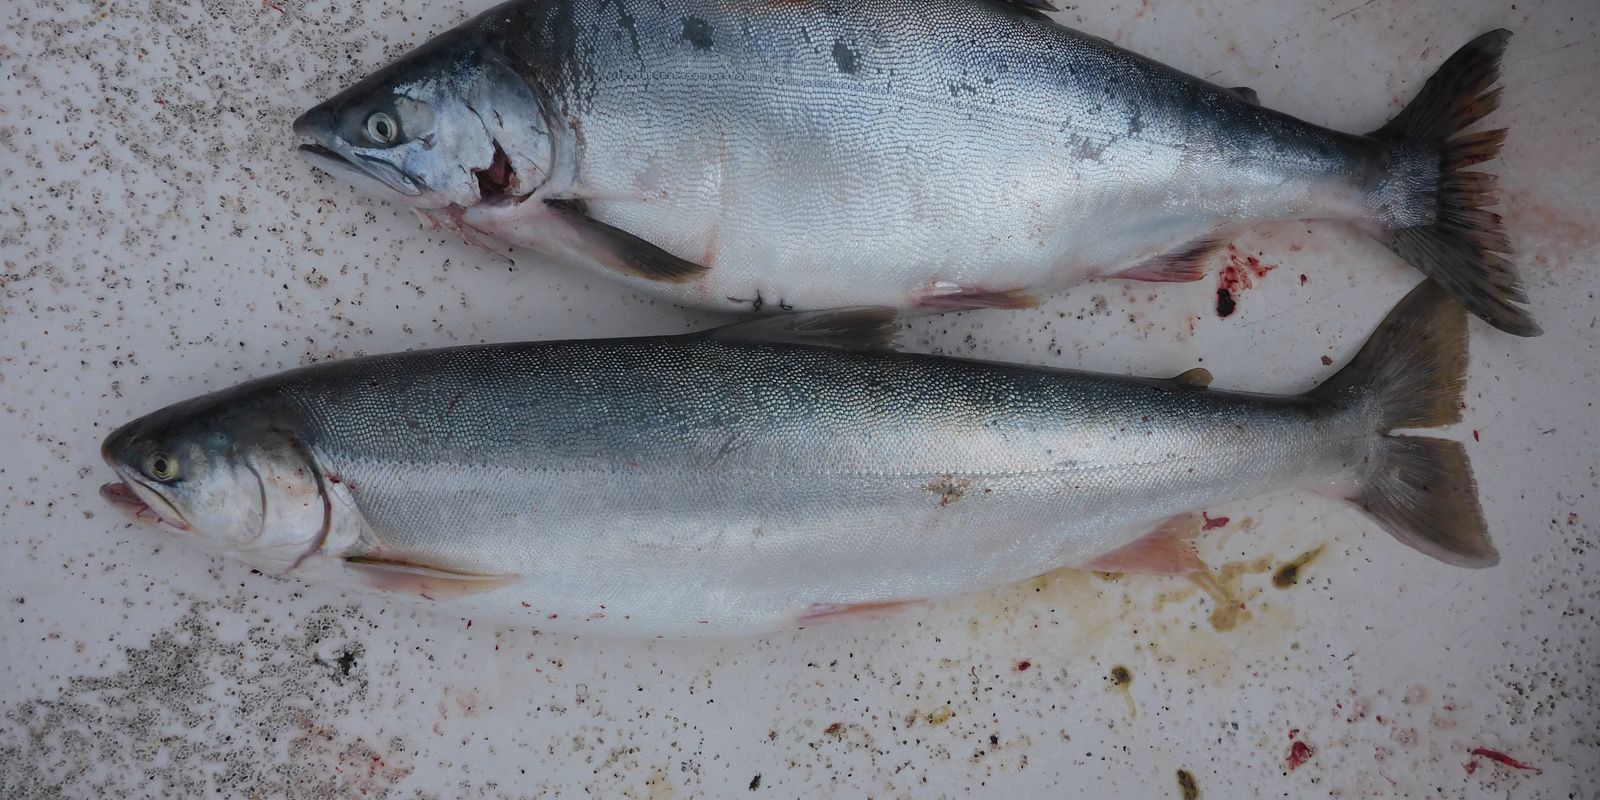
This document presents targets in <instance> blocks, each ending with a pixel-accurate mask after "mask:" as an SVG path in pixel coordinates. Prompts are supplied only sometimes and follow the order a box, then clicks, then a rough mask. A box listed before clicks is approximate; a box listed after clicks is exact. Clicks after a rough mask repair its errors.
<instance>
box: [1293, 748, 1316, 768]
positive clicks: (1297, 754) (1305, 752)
mask: <svg viewBox="0 0 1600 800" xmlns="http://www.w3.org/2000/svg"><path fill="white" fill-rule="evenodd" d="M1316 753H1317V751H1316V750H1313V749H1311V745H1309V744H1306V743H1305V742H1295V743H1294V744H1293V745H1290V747H1289V759H1288V765H1289V769H1294V768H1295V767H1298V766H1300V765H1301V764H1304V763H1306V762H1307V761H1310V760H1311V757H1312V756H1314V755H1316Z"/></svg>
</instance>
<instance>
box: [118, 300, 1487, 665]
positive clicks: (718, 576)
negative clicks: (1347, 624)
mask: <svg viewBox="0 0 1600 800" xmlns="http://www.w3.org/2000/svg"><path fill="white" fill-rule="evenodd" d="M1421 291H1424V292H1425V293H1426V297H1424V298H1423V299H1424V300H1426V303H1423V304H1420V306H1419V303H1418V302H1413V301H1408V305H1409V306H1410V308H1411V311H1409V312H1407V314H1409V317H1407V319H1412V320H1415V319H1418V318H1421V319H1422V320H1423V321H1424V322H1427V321H1428V320H1429V319H1443V320H1444V322H1443V323H1442V327H1444V328H1445V330H1443V331H1437V330H1436V331H1435V332H1434V333H1432V334H1431V338H1426V339H1424V338H1420V334H1419V331H1420V330H1421V328H1422V326H1421V325H1420V324H1417V325H1413V326H1412V327H1411V328H1406V327H1404V326H1400V327H1398V328H1396V326H1397V323H1396V322H1395V320H1394V318H1391V321H1390V322H1389V323H1386V328H1387V329H1390V330H1389V331H1388V333H1385V332H1384V331H1383V330H1380V333H1379V334H1378V335H1377V336H1375V337H1374V340H1373V343H1372V344H1369V345H1368V348H1367V349H1366V350H1363V352H1362V355H1360V356H1358V357H1357V359H1356V360H1355V361H1354V362H1353V363H1352V365H1351V366H1350V367H1348V368H1347V369H1346V370H1345V371H1344V372H1341V373H1340V377H1336V378H1334V379H1332V380H1330V381H1329V382H1328V383H1326V384H1324V386H1323V387H1322V388H1319V389H1318V390H1316V391H1314V392H1312V393H1310V394H1307V395H1303V396H1285V397H1277V396H1265V395H1249V394H1235V393H1229V392H1223V391H1216V390H1210V389H1204V388H1200V387H1199V386H1196V385H1192V384H1189V383H1185V382H1174V381H1166V380H1159V381H1158V380H1140V379H1129V378H1119V377H1112V376H1103V375H1091V374H1086V373H1078V372H1068V371H1060V370H1051V369H1042V368H1033V367H1024V366H1019V365H1011V364H996V363H982V362H975V361H967V360H960V359H951V358H940V357H935V356H927V355H917V354H907V353H900V352H893V351H889V350H881V349H874V350H867V351H862V352H849V351H844V350H839V349H833V348H831V347H826V346H819V345H820V344H828V342H824V341H820V340H819V337H818V336H817V335H815V334H814V333H807V334H805V335H801V336H798V337H797V336H794V335H793V333H794V330H795V328H794V326H804V325H809V324H812V323H817V322H820V323H822V324H823V325H824V326H828V325H834V322H835V321H836V320H838V319H841V318H845V319H847V320H848V318H850V317H851V315H854V316H855V317H856V318H865V319H866V320H867V324H866V325H865V326H864V327H862V326H853V323H851V324H845V325H843V326H836V327H839V328H840V330H841V331H842V333H840V334H838V335H837V336H836V338H837V339H839V340H840V341H845V342H848V340H849V339H850V338H851V337H853V336H857V335H858V334H859V335H860V336H861V338H864V339H870V338H872V337H874V336H876V335H877V334H876V333H874V332H873V331H874V330H875V329H876V328H875V327H874V326H879V325H880V323H881V322H882V320H881V318H879V319H877V320H876V321H874V320H873V319H872V317H871V314H867V313H865V312H842V314H827V313H816V314H805V315H789V316H786V317H771V318H762V319H760V320H758V321H756V322H753V323H745V324H743V325H736V326H731V327H727V328H722V329H717V330H715V331H712V332H708V333H702V334H693V335H687V336H667V337H649V338H634V339H608V340H592V341H565V342H539V343H526V344H505V345H480V346H472V347H460V348H452V349H445V350H433V351H420V352H410V353H402V354H395V355H384V356H374V357H368V358H361V359H355V360H350V361H345V362H337V363H328V364H319V365H315V366H310V367H305V368H302V369H298V370H294V371H291V372H287V373H284V374H281V375H278V376H274V377H270V378H264V379H261V380H257V381H254V382H251V383H247V384H243V385H241V386H238V387H235V388H233V389H229V390H225V391H222V392H218V393H216V394H212V395H208V396H205V397H201V398H198V399H195V400H191V401H188V402H186V403H182V404H179V405H176V406H173V407H170V408H167V409H163V410H161V411H158V412H156V413H154V414H151V415H149V416H146V417H144V418H141V419H139V420H135V421H134V422H131V423H129V424H127V425H125V426H123V427H122V428H121V429H119V430H117V431H116V432H115V433H113V434H112V435H111V436H110V437H109V438H108V439H107V440H106V443H105V448H104V451H105V455H106V459H107V460H108V462H110V463H111V465H112V466H113V467H114V468H115V469H116V471H117V473H118V477H119V478H121V479H122V483H118V484H112V485H110V486H109V487H108V488H107V490H106V492H107V496H108V498H110V499H112V500H113V501H115V502H119V503H121V504H123V505H128V506H131V507H133V508H135V509H136V510H137V511H139V512H141V514H143V515H145V516H153V517H156V518H159V519H160V520H162V521H164V522H165V523H166V524H167V527H170V528H177V529H179V530H181V531H184V533H183V534H182V535H183V536H185V537H186V538H188V539H190V540H192V541H195V542H197V543H200V544H204V545H207V546H210V547H214V548H217V549H220V550H222V551H224V552H227V553H230V554H232V555H234V556H237V557H238V558H240V559H241V560H244V561H245V562H247V563H249V564H251V565H253V566H256V567H258V568H260V569H263V570H266V571H269V572H273V573H289V574H297V575H302V576H306V577H308V578H311V579H314V580H329V581H334V582H337V583H339V584H340V585H346V586H375V587H378V588H381V589H392V590H398V591H400V592H403V593H404V594H407V595H411V596H417V595H420V596H422V597H425V598H427V599H429V600H432V601H434V602H436V603H441V604H449V605H450V607H451V608H452V609H455V608H467V609H479V610H484V609H487V610H488V611H492V612H497V613H501V614H504V615H510V616H517V615H521V616H523V617H530V618H531V619H533V620H534V621H535V624H537V625H538V626H539V627H541V628H549V629H558V630H559V629H572V630H583V631H592V632H605V633H612V634H620V635H631V636H685V635H689V636H692V635H711V634H734V633H751V632H759V631H767V630H772V629H775V628H778V627H782V626H784V625H791V624H795V623H798V622H803V621H804V620H806V619H808V618H814V617H816V616H818V615H826V614H827V613H830V612H833V611H837V610H840V609H845V608H848V607H851V606H860V605H863V604H876V603H893V602H900V601H910V600H920V599H924V598H931V597H939V596H945V595H952V594H958V593H961V592H968V591H973V590H977V589H982V588H986V587H992V586H996V585H999V584H1004V583H1007V582H1010V581H1016V580H1020V579H1024V578H1028V577H1031V576H1035V575H1039V574H1042V573H1045V572H1048V571H1050V570H1052V569H1056V568H1058V567H1062V566H1095V565H1096V563H1097V562H1096V559H1097V558H1100V557H1104V556H1106V554H1108V553H1112V552H1114V551H1118V550H1119V548H1124V547H1125V546H1127V545H1129V544H1130V543H1133V542H1136V541H1143V542H1149V541H1151V539H1150V538H1141V537H1146V534H1148V533H1150V532H1151V531H1152V530H1155V529H1157V528H1163V527H1164V528H1165V529H1168V530H1172V529H1174V528H1175V526H1174V525H1173V524H1172V523H1173V519H1174V517H1175V515H1184V512H1190V511H1193V510H1196V509H1199V508H1203V507H1206V506H1210V505H1213V504H1216V503H1221V502H1225V501H1228V500H1232V499H1237V498H1244V497H1249V496H1252V495H1258V494H1262V493H1266V492H1271V491H1275V490H1279V489H1285V488H1290V487H1308V488H1313V489H1315V490H1318V491H1321V492H1324V493H1328V494H1333V495H1336V496H1340V497H1348V498H1351V499H1353V500H1355V501H1356V502H1358V503H1359V504H1360V505H1361V506H1362V507H1363V508H1365V509H1366V510H1367V511H1369V512H1371V513H1373V514H1374V515H1376V516H1377V517H1378V519H1379V521H1380V522H1382V523H1384V524H1385V525H1386V526H1387V527H1389V528H1390V530H1391V532H1394V533H1395V535H1396V536H1398V537H1400V538H1401V539H1402V541H1405V542H1406V543H1408V544H1410V545H1412V546H1414V547H1417V548H1418V549H1421V550H1423V551H1424V552H1428V553H1429V554H1430V555H1434V556H1436V557H1438V558H1441V559H1442V560H1445V561H1448V562H1450V563H1455V564H1461V565H1466V566H1486V565H1488V564H1492V563H1494V559H1495V555H1494V549H1493V547H1492V546H1491V545H1490V544H1489V543H1488V538H1487V534H1486V533H1485V532H1484V530H1483V521H1482V519H1481V516H1480V515H1479V512H1478V508H1477V500H1476V497H1475V494H1474V492H1473V488H1472V487H1473V482H1472V477H1471V473H1470V471H1469V470H1468V468H1467V466H1466V461H1465V455H1464V454H1463V453H1461V451H1460V448H1459V445H1457V444H1455V443H1453V442H1444V441H1442V440H1433V439H1418V438H1414V437H1398V436H1391V435H1387V433H1386V431H1387V430H1388V429H1389V428H1390V427H1395V426H1397V425H1401V426H1405V427H1428V426H1431V425H1434V424H1438V423H1440V422H1442V421H1448V420H1449V419H1451V418H1453V417H1452V415H1458V414H1459V411H1458V406H1459V404H1458V399H1459V392H1460V365H1461V363H1464V361H1463V359H1464V352H1465V350H1464V339H1463V338H1462V337H1463V335H1464V327H1465V317H1464V314H1463V313H1462V312H1461V310H1460V308H1459V307H1458V306H1456V305H1455V304H1453V303H1451V302H1450V301H1448V300H1447V299H1445V298H1444V296H1443V295H1442V294H1441V293H1439V292H1437V291H1436V290H1434V289H1433V288H1432V287H1425V290H1421ZM1413 299H1414V300H1415V297H1414V298H1413ZM1419 307H1420V311H1418V309H1419ZM1402 311H1406V308H1405V307H1402V309H1401V311H1397V312H1396V314H1397V315H1400V314H1401V312H1402ZM1430 315H1431V317H1430ZM1402 321H1405V320H1402ZM1427 327H1429V328H1432V329H1437V328H1439V327H1441V325H1440V324H1429V325H1428V326H1427ZM1396 341H1400V342H1401V343H1402V344H1404V345H1405V346H1403V347H1400V346H1396V345H1395V344H1394V342H1396ZM1412 342H1424V343H1433V342H1438V343H1443V345H1442V346H1444V347H1446V348H1447V349H1448V348H1453V349H1450V352H1448V353H1446V354H1445V356H1443V357H1442V358H1444V359H1445V360H1446V361H1448V362H1449V363H1448V364H1446V365H1445V366H1443V367H1439V366H1436V365H1435V364H1434V363H1433V359H1434V358H1435V357H1434V356H1426V355H1425V356H1422V357H1418V356H1415V355H1414V351H1417V350H1418V349H1419V348H1418V347H1413V346H1412V345H1411V344H1410V343H1412ZM1421 349H1422V350H1426V345H1424V346H1421ZM1394 365H1398V366H1394ZM1391 366H1392V367H1393V368H1390V367H1391ZM1424 401H1426V402H1427V403H1428V404H1429V409H1430V410H1429V411H1427V414H1429V415H1432V416H1428V417H1424V416H1421V415H1418V414H1417V413H1414V412H1413V411H1412V410H1409V409H1411V408H1412V407H1413V406H1415V405H1417V404H1418V403H1422V402H1424ZM1441 458H1442V459H1443V460H1441ZM1440 465H1443V466H1440ZM1418 476H1421V477H1418ZM1419 487H1420V488H1419ZM1396 497H1399V498H1400V502H1397V503H1393V504H1392V505H1393V506H1394V507H1393V508H1390V507H1389V506H1388V505H1386V503H1388V502H1389V501H1390V500H1392V499H1394V498H1396ZM1441 504H1442V505H1441ZM1419 509H1420V510H1421V511H1420V512H1419V511H1418V510H1419ZM1419 514H1420V516H1419ZM1186 518H1187V516H1178V517H1176V519H1178V520H1180V521H1181V520H1183V519H1186ZM1193 532H1194V531H1193V530H1190V531H1189V533H1188V534H1184V533H1181V532H1179V533H1176V535H1192V533H1193ZM1156 538H1157V539H1159V538H1160V537H1156ZM1173 543H1176V542H1173ZM1124 552H1126V551H1124ZM1171 552H1173V551H1171V550H1170V549H1169V551H1168V553H1169V556H1170V555H1171ZM1177 552H1178V554H1179V555H1180V556H1183V555H1186V558H1180V559H1179V560H1178V562H1176V563H1174V562H1172V561H1171V559H1170V558H1169V559H1168V560H1167V563H1154V561H1153V560H1152V559H1153V558H1154V556H1152V555H1151V554H1149V553H1145V554H1135V555H1134V556H1133V557H1132V558H1123V559H1121V560H1119V561H1118V562H1117V564H1116V568H1118V569H1129V570H1139V571H1154V572H1173V571H1181V570H1182V569H1184V568H1197V567H1198V563H1197V562H1194V561H1193V556H1192V553H1190V552H1188V551H1187V550H1179V551H1177ZM1099 563H1100V566H1108V565H1107V564H1105V563H1104V562H1099Z"/></svg>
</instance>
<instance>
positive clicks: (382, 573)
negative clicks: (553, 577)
mask: <svg viewBox="0 0 1600 800" xmlns="http://www.w3.org/2000/svg"><path fill="white" fill-rule="evenodd" d="M344 563H345V566H346V567H348V568H349V569H350V571H351V572H354V573H355V574H356V575H357V576H359V577H360V578H361V580H363V581H364V582H366V584H367V585H368V586H371V587H372V588H374V589H381V590H383V591H386V592H403V593H407V594H414V595H417V596H418V597H421V598H423V599H425V600H444V599H448V598H453V597H466V596H468V595H474V594H480V593H483V592H488V591H492V590H494V589H498V588H500V587H502V586H509V585H511V584H513V583H516V582H517V581H518V580H521V579H520V578H519V577H518V576H516V575H479V574H476V573H472V572H455V571H452V570H446V569H439V568H438V567H430V566H428V565H426V564H413V563H410V562H406V561H391V560H384V559H376V558H359V557H357V558H346V559H345V560H344Z"/></svg>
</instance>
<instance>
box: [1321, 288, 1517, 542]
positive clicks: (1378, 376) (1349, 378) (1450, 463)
mask: <svg viewBox="0 0 1600 800" xmlns="http://www.w3.org/2000/svg"><path fill="white" fill-rule="evenodd" d="M1466 368H1467V316H1466V314H1465V313H1464V312H1463V311H1462V309H1461V306H1460V305H1458V304H1456V303H1454V302H1452V301H1451V300H1450V297H1449V295H1447V294H1446V293H1445V291H1444V290H1443V289H1441V288H1440V287H1439V286H1438V285H1437V284H1435V283H1434V282H1433V281H1424V282H1423V284H1422V285H1421V286H1419V287H1417V288H1416V289H1413V290H1412V291H1411V293H1410V294H1408V295H1406V298H1405V299H1404V300H1401V301H1400V304H1399V305H1397V306H1395V308H1394V310H1393V311H1391V312H1389V316H1388V318H1386V319H1385V320H1384V321H1383V323H1382V324H1381V325H1379V326H1378V330H1377V331H1376V332H1374V333H1373V334H1372V337H1371V338H1370V339H1368V340H1367V343H1366V344H1365V345H1364V346H1362V348H1361V351H1360V352H1358V353H1356V357H1355V358H1354V359H1353V360H1351V362H1350V363H1349V364H1348V365H1347V366H1345V367H1344V368H1343V369H1341V370H1339V372H1338V373H1337V374H1335V375H1334V376H1333V377H1332V378H1329V379H1328V380H1327V381H1326V382H1325V383H1323V384H1322V385H1321V386H1318V387H1317V388H1316V389H1313V390H1312V392H1311V396H1312V397H1314V398H1317V399H1319V400H1323V401H1325V402H1328V403H1330V404H1333V405H1336V406H1345V407H1348V406H1351V405H1354V404H1371V407H1372V408H1373V410H1374V413H1375V415H1376V416H1377V418H1378V432H1379V433H1380V434H1382V437H1383V438H1382V440H1381V442H1380V444H1379V446H1378V448H1377V449H1376V451H1375V454H1374V456H1373V459H1372V461H1371V463H1370V465H1369V466H1368V467H1367V470H1366V474H1364V475H1362V476H1360V477H1359V478H1358V480H1357V488H1356V491H1355V493H1354V495H1353V496H1352V497H1349V498H1348V499H1349V500H1350V502H1352V503H1354V504H1356V505H1357V506H1360V507H1361V509H1362V510H1364V511H1366V512H1367V513H1368V514H1371V515H1372V516H1374V517H1376V518H1377V520H1378V521H1379V522H1380V523H1382V525H1383V527H1384V528H1385V529H1387V530H1388V531H1389V533H1391V534H1393V535H1394V537H1395V538H1396V539H1399V540H1400V541H1401V542H1402V543H1404V544H1406V545H1409V546H1410V547H1414V548H1416V549H1417V550H1420V551H1422V552H1424V553H1426V554H1428V555H1430V556H1433V557H1434V558H1437V559H1439V560H1440V561H1443V562H1445V563H1446V564H1455V565H1457V566H1462V567H1489V566H1493V565H1494V564H1495V563H1497V562H1498V561H1499V560H1500V555H1499V553H1498V552H1496V551H1495V547H1494V544H1493V543H1492V542H1491V541H1490V540H1489V531H1488V527H1487V525H1485V523H1484V521H1483V510H1482V508H1481V507H1480V506H1479V505H1478V489H1477V482H1476V481H1474V480H1473V477H1472V465H1471V464H1469V463H1468V461H1467V452H1466V449H1465V448H1463V447H1462V446H1461V444H1459V443H1457V442H1452V441H1448V440H1444V439H1433V438H1427V437H1419V436H1396V435H1392V434H1390V433H1389V431H1391V430H1394V429H1396V428H1437V427H1442V426H1445V425H1449V424H1452V423H1455V422H1458V421H1460V419H1461V392H1462V389H1463V387H1464V386H1465V384H1466Z"/></svg>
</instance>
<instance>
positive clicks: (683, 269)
mask: <svg viewBox="0 0 1600 800" xmlns="http://www.w3.org/2000/svg"><path fill="white" fill-rule="evenodd" d="M544 204H545V206H546V207H547V208H549V209H550V212H551V213H552V214H554V215H555V216H556V217H558V218H559V219H561V220H562V221H563V222H565V223H566V225H567V231H568V233H569V234H571V235H572V236H573V238H574V239H575V241H574V242H573V243H572V244H573V246H574V249H576V250H578V251H579V252H581V253H583V254H584V255H586V256H588V257H589V258H592V259H594V260H595V261H596V262H598V263H600V264H601V265H603V266H606V267H610V268H611V269H614V270H617V271H618V272H625V273H627V274H629V275H637V276H639V277H641V278H648V279H650V280H653V281H662V282H664V283H686V282H688V281H690V280H693V279H694V278H696V277H699V276H700V274H701V273H704V272H705V271H706V269H707V268H706V267H705V266H703V265H700V264H696V263H694V262H693V261H687V260H685V259H682V258H679V257H677V256H675V255H673V254H671V253H669V252H667V251H665V250H662V249H661V248H659V247H656V246H655V245H653V244H651V243H649V242H647V241H645V240H643V239H640V238H639V237H637V236H634V235H633V234H631V233H628V232H627V231H625V230H622V229H620V228H614V227H612V226H610V225H607V224H605V223H604V222H601V221H599V220H597V219H595V218H593V217H591V216H589V215H588V214H587V213H585V212H584V210H583V206H582V204H580V203H577V202H574V201H569V200H547V201H544Z"/></svg>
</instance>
